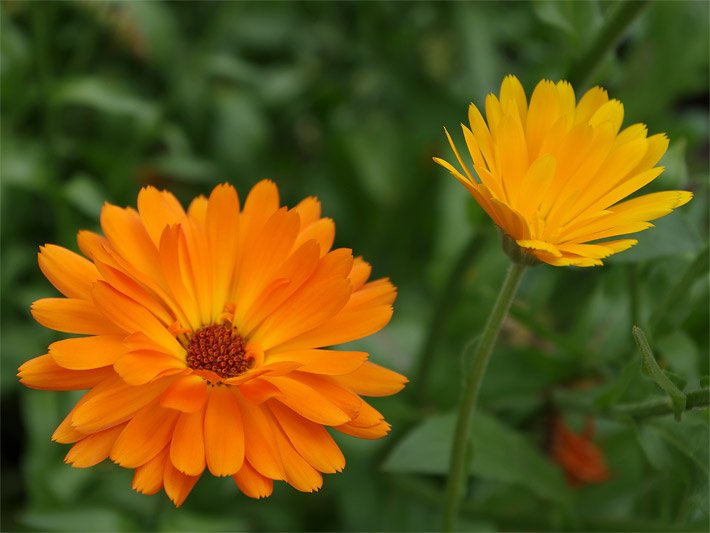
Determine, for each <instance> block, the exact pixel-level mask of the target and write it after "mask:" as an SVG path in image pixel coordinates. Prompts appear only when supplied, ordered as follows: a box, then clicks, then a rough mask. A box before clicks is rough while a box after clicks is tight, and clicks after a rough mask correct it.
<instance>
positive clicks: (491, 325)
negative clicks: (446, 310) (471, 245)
mask: <svg viewBox="0 0 710 533" xmlns="http://www.w3.org/2000/svg"><path fill="white" fill-rule="evenodd" d="M526 268H527V267H526V265H523V264H521V263H511V264H510V267H509V268H508V274H507V275H506V278H505V281H504V282H503V286H502V287H501V289H500V293H498V298H497V300H496V303H495V305H494V306H493V309H492V310H491V313H490V315H489V316H488V321H487V322H486V325H485V327H484V328H483V332H482V333H481V340H480V342H479V344H478V347H477V348H476V352H475V354H474V359H473V365H472V367H471V370H470V373H469V374H468V376H467V379H466V386H465V389H464V393H463V398H462V400H461V407H460V409H459V412H458V417H457V419H456V429H455V431H454V442H453V446H452V448H451V461H450V463H449V474H448V478H447V485H446V494H445V496H444V515H443V521H442V530H443V531H452V530H453V528H454V524H455V522H456V514H457V512H458V508H459V503H460V500H461V491H462V488H463V485H464V482H465V480H466V478H467V477H468V460H470V454H468V453H467V451H468V442H469V434H470V432H471V416H472V414H473V411H474V409H475V407H476V400H477V399H478V392H479V390H480V388H481V382H482V381H483V376H484V374H485V372H486V367H487V366H488V361H489V359H490V356H491V353H492V351H493V346H494V345H495V342H496V340H497V339H498V334H499V333H500V328H501V325H502V324H503V319H504V318H505V317H506V315H507V314H508V309H509V308H510V304H511V303H512V301H513V298H514V297H515V293H516V292H517V290H518V286H519V285H520V280H521V279H522V277H523V273H524V272H525V269H526Z"/></svg>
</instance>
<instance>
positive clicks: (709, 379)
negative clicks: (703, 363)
mask: <svg viewBox="0 0 710 533" xmlns="http://www.w3.org/2000/svg"><path fill="white" fill-rule="evenodd" d="M708 387H710V376H703V377H701V378H700V388H701V389H706V388H708Z"/></svg>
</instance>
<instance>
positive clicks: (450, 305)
mask: <svg viewBox="0 0 710 533" xmlns="http://www.w3.org/2000/svg"><path fill="white" fill-rule="evenodd" d="M482 241H483V236H482V235H481V234H480V233H475V234H474V235H473V236H472V237H471V238H470V239H469V241H468V243H467V244H466V246H465V247H464V248H463V250H461V254H460V255H459V257H458V258H457V259H456V262H455V263H454V265H453V268H452V269H451V272H450V273H449V275H448V277H447V281H446V286H445V287H444V290H443V291H442V292H441V295H440V296H439V299H438V301H437V303H436V306H435V308H434V313H433V314H432V316H431V322H430V324H429V328H428V329H427V335H426V341H425V342H424V343H423V344H422V349H421V353H420V354H419V368H418V369H417V371H416V373H415V374H414V375H415V376H416V379H412V383H414V384H416V385H415V386H416V391H415V394H416V402H417V405H419V406H423V405H425V404H426V399H427V385H428V380H427V378H428V376H429V374H430V370H429V369H430V367H431V363H432V361H433V360H434V354H435V352H436V348H437V345H438V342H439V340H440V339H441V336H442V335H441V332H442V330H443V329H444V326H445V325H446V320H447V319H448V317H449V314H450V313H451V311H452V310H453V309H454V308H455V302H456V299H457V297H458V296H459V293H460V292H461V285H462V283H463V281H464V277H465V275H466V272H467V271H468V268H469V267H470V264H471V260H472V259H473V257H474V255H475V254H476V252H477V251H478V250H480V249H481V243H482Z"/></svg>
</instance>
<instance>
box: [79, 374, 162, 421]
mask: <svg viewBox="0 0 710 533" xmlns="http://www.w3.org/2000/svg"><path fill="white" fill-rule="evenodd" d="M117 379H118V381H117V382H114V383H112V384H111V386H110V387H107V388H106V389H104V390H101V391H100V392H98V393H97V394H96V395H93V396H92V397H91V398H90V399H88V400H87V401H86V402H85V403H83V404H82V405H78V406H77V408H76V411H75V412H74V415H73V416H72V424H73V425H74V427H75V428H76V429H78V430H79V431H81V432H84V433H94V432H96V431H101V430H102V429H107V428H110V427H112V426H115V425H117V424H121V423H123V422H125V421H127V420H129V419H130V418H132V417H133V415H134V414H135V413H136V412H137V411H139V410H140V409H141V408H143V407H145V406H146V405H148V404H149V403H150V402H152V401H153V400H155V399H156V398H157V397H158V396H160V394H162V393H163V391H164V390H165V389H166V388H167V387H168V385H170V383H171V382H172V380H171V379H170V378H164V379H160V380H158V381H154V382H153V383H148V384H146V385H137V386H134V385H128V384H127V383H124V382H123V380H121V379H120V378H117Z"/></svg>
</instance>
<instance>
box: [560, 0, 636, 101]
mask: <svg viewBox="0 0 710 533" xmlns="http://www.w3.org/2000/svg"><path fill="white" fill-rule="evenodd" d="M648 4H650V0H628V1H625V2H618V3H617V4H616V5H615V6H614V7H613V8H611V9H612V10H613V11H612V12H611V13H610V14H609V17H608V18H607V19H606V22H605V23H604V26H602V28H601V30H600V31H599V32H598V33H597V36H596V38H595V39H594V41H592V43H591V44H590V46H589V48H587V51H586V52H585V53H584V54H583V55H582V57H581V58H579V60H578V61H576V62H575V63H574V65H572V67H571V68H570V69H569V71H568V72H567V76H566V78H567V81H569V82H570V83H571V84H572V87H574V88H575V90H576V91H580V90H582V89H583V88H584V87H586V86H587V85H588V84H589V82H590V81H591V80H592V79H593V78H594V74H595V73H596V71H597V70H598V69H599V67H600V65H601V64H602V62H603V60H604V59H605V58H606V56H607V54H608V53H609V51H611V50H612V49H613V48H614V47H615V46H616V44H617V43H618V42H619V39H621V37H622V36H623V35H624V33H625V32H626V29H627V28H628V27H629V26H630V25H631V23H632V22H633V21H634V20H635V19H636V17H637V16H638V15H639V14H640V13H641V12H642V11H643V10H644V9H645V8H646V7H647V6H648Z"/></svg>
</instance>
